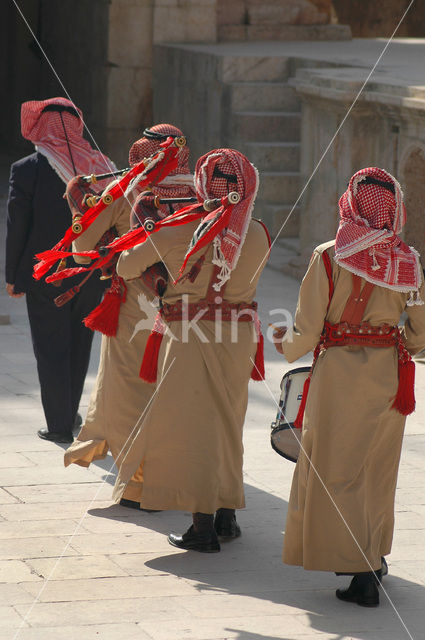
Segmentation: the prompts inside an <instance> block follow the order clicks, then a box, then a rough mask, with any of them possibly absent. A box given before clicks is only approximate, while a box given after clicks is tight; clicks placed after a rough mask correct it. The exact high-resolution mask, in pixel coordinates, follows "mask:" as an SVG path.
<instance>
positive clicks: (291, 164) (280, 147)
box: [244, 142, 300, 171]
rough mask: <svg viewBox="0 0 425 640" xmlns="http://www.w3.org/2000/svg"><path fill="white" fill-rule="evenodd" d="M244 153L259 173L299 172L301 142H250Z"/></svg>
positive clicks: (245, 146) (245, 145)
mask: <svg viewBox="0 0 425 640" xmlns="http://www.w3.org/2000/svg"><path fill="white" fill-rule="evenodd" d="M244 152H245V153H246V155H247V156H248V158H249V159H250V161H251V162H252V163H253V164H254V165H255V166H256V167H257V169H258V170H259V171H298V170H299V166H300V144H299V142H248V143H245V144H244Z"/></svg>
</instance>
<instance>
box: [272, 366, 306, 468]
mask: <svg viewBox="0 0 425 640" xmlns="http://www.w3.org/2000/svg"><path fill="white" fill-rule="evenodd" d="M310 370H311V367H298V368H297V369H292V370H291V371H288V372H287V373H285V375H284V376H283V378H282V381H281V383H280V388H281V394H280V399H279V410H278V412H277V416H276V420H275V422H272V425H271V428H272V432H271V435H270V442H271V445H272V448H273V449H274V451H276V453H278V454H279V455H280V456H283V457H284V458H286V459H287V460H290V461H291V462H296V461H297V460H298V455H299V452H300V442H301V429H296V428H295V427H294V422H295V419H296V417H297V414H298V409H299V407H300V403H301V398H302V396H303V388H304V382H305V381H306V379H307V378H308V375H309V373H310Z"/></svg>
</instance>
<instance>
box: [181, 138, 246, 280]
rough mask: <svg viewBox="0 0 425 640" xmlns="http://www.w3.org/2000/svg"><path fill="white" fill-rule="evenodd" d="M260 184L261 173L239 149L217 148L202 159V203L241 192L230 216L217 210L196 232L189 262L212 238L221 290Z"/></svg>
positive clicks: (198, 171)
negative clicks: (218, 268) (259, 174)
mask: <svg viewBox="0 0 425 640" xmlns="http://www.w3.org/2000/svg"><path fill="white" fill-rule="evenodd" d="M258 185H259V177H258V171H257V169H256V168H255V167H254V165H252V164H251V162H249V160H248V158H246V157H245V156H244V155H243V154H242V153H240V152H239V151H236V150H235V149H215V150H213V151H210V152H209V153H207V154H205V155H204V156H202V157H201V158H199V160H198V162H197V163H196V169H195V188H196V193H197V197H198V200H201V201H202V200H206V199H212V198H223V197H224V196H226V195H227V194H228V193H230V192H231V191H237V193H238V194H239V195H240V201H239V202H238V203H237V204H234V205H232V206H231V207H229V208H228V211H229V212H230V217H229V218H227V217H226V209H224V211H223V212H221V211H220V209H219V210H218V211H213V212H212V213H210V214H208V215H206V216H205V217H204V218H203V220H202V222H201V224H200V225H199V226H198V228H197V229H196V231H195V233H194V235H193V238H192V241H191V243H190V247H189V251H188V253H187V254H186V258H185V262H187V258H188V257H189V255H193V253H195V252H196V251H197V250H198V248H199V247H201V246H202V245H203V241H205V238H206V237H207V236H210V237H212V242H213V247H214V253H213V264H215V265H217V266H219V267H220V272H219V274H218V284H217V285H216V286H215V289H216V290H217V291H218V290H219V289H220V288H221V287H222V286H223V284H224V283H225V282H226V281H227V280H228V279H229V278H230V274H231V272H232V271H233V269H234V268H235V266H236V264H237V262H238V259H239V256H240V253H241V249H242V245H243V243H244V241H245V236H246V233H247V231H248V226H249V222H250V220H251V215H252V211H253V208H254V201H255V198H256V195H257V191H258Z"/></svg>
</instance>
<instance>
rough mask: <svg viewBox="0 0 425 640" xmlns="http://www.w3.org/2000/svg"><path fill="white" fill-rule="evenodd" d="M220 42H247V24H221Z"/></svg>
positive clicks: (218, 35) (219, 29)
mask: <svg viewBox="0 0 425 640" xmlns="http://www.w3.org/2000/svg"><path fill="white" fill-rule="evenodd" d="M217 40H218V41H219V42H242V41H244V40H246V25H245V24H220V25H218V26H217Z"/></svg>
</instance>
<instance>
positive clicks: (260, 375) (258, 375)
mask: <svg viewBox="0 0 425 640" xmlns="http://www.w3.org/2000/svg"><path fill="white" fill-rule="evenodd" d="M265 377H266V372H265V367H264V336H263V334H262V333H260V338H259V340H258V344H257V352H256V354H255V361H254V366H253V367H252V371H251V380H255V381H256V382H259V381H260V380H264V379H265Z"/></svg>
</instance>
